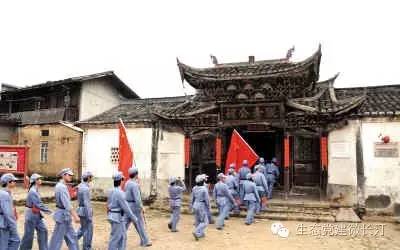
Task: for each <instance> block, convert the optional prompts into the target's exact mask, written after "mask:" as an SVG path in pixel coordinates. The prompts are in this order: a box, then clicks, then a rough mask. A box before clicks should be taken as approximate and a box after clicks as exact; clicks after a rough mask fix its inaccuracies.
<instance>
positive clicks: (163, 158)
mask: <svg viewBox="0 0 400 250" xmlns="http://www.w3.org/2000/svg"><path fill="white" fill-rule="evenodd" d="M184 140H185V136H184V134H183V133H180V132H167V131H163V130H162V131H161V135H160V140H159V143H158V172H157V182H158V183H157V193H158V195H160V196H161V197H166V196H167V195H168V178H169V177H171V176H174V177H181V178H182V179H184V177H185V162H184V161H185V159H184V158H185V157H184Z"/></svg>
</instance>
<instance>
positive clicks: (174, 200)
mask: <svg viewBox="0 0 400 250" xmlns="http://www.w3.org/2000/svg"><path fill="white" fill-rule="evenodd" d="M170 199H171V200H174V201H176V200H181V199H182V198H176V199H172V198H170Z"/></svg>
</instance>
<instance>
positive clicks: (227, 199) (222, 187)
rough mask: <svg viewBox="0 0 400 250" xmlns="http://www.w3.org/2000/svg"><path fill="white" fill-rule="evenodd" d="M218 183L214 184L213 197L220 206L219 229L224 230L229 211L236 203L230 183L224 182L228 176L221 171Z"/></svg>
mask: <svg viewBox="0 0 400 250" xmlns="http://www.w3.org/2000/svg"><path fill="white" fill-rule="evenodd" d="M217 178H218V180H219V181H218V183H217V184H215V186H214V191H213V198H214V200H215V202H216V203H217V207H218V212H219V215H218V218H217V222H216V224H217V229H218V230H222V229H223V227H224V220H225V218H227V217H228V216H229V211H231V208H232V207H233V206H234V205H235V199H234V198H233V196H232V194H231V193H230V191H229V188H228V185H226V184H225V183H224V181H225V178H226V176H225V175H224V174H223V173H219V174H218V176H217Z"/></svg>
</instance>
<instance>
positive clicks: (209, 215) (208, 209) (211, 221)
mask: <svg viewBox="0 0 400 250" xmlns="http://www.w3.org/2000/svg"><path fill="white" fill-rule="evenodd" d="M202 176H203V178H204V186H205V187H206V189H207V192H209V191H210V186H209V183H207V181H208V175H206V174H202ZM206 211H207V217H208V223H210V224H214V223H215V221H214V218H213V216H212V214H211V207H207V210H206Z"/></svg>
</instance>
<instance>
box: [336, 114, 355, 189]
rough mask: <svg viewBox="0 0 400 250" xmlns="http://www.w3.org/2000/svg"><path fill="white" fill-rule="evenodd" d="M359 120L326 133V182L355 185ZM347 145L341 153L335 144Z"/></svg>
mask: <svg viewBox="0 0 400 250" xmlns="http://www.w3.org/2000/svg"><path fill="white" fill-rule="evenodd" d="M359 124H360V122H359V121H354V120H352V121H349V124H348V125H347V126H345V127H343V128H341V129H337V130H334V131H332V132H330V133H329V135H328V157H329V158H328V183H329V184H338V185H350V186H356V185H357V162H356V160H357V158H356V142H357V132H358V130H359ZM339 144H341V145H347V150H344V151H346V152H345V153H342V152H341V150H339V148H338V147H337V145H339Z"/></svg>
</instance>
